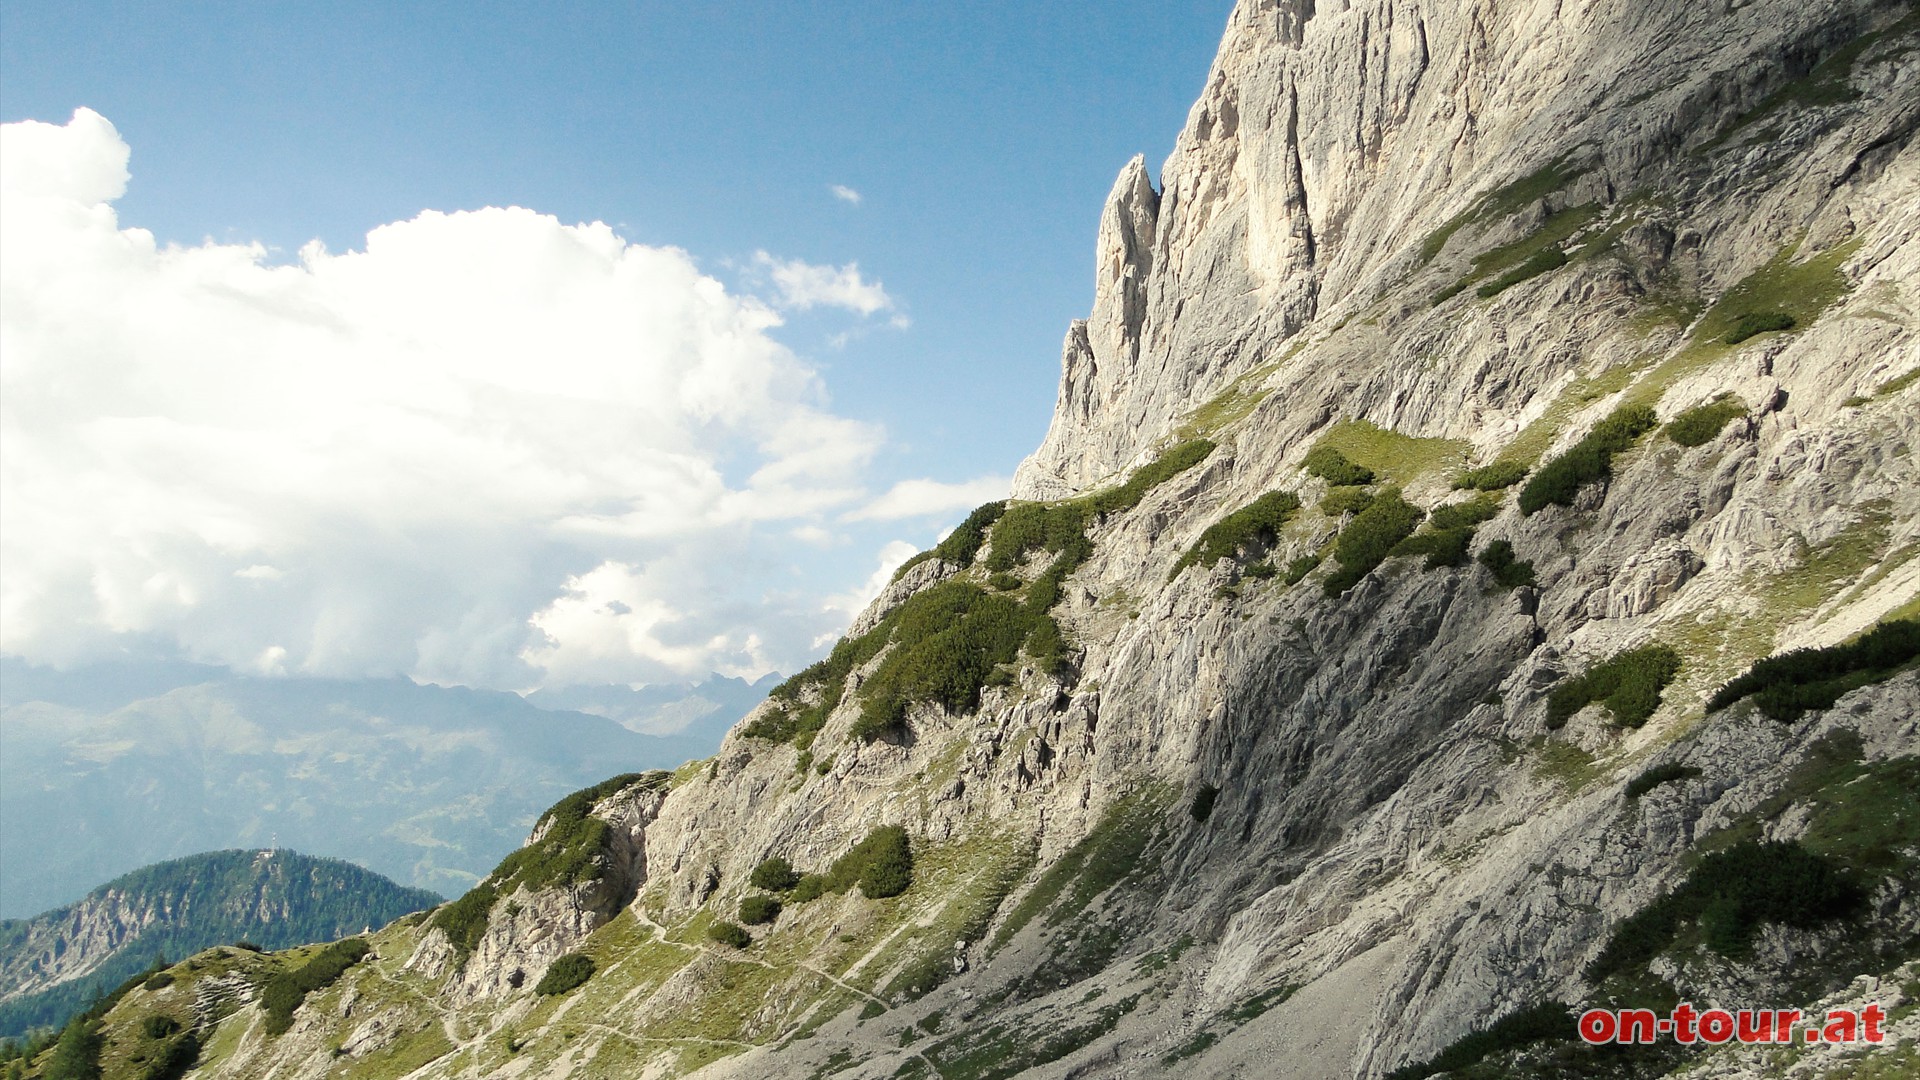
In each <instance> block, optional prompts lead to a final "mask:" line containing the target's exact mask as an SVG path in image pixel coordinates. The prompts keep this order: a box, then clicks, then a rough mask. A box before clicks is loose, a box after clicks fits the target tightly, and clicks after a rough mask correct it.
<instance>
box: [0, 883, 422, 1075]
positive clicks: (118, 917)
mask: <svg viewBox="0 0 1920 1080" xmlns="http://www.w3.org/2000/svg"><path fill="white" fill-rule="evenodd" d="M439 902H440V897H438V896H436V895H434V894H433V893H430V892H427V891H425V890H423V889H409V888H406V887H404V886H401V885H396V884H394V883H393V882H392V881H389V880H388V879H386V878H384V877H382V876H380V875H379V874H376V873H373V872H372V871H370V870H364V869H362V868H360V867H358V866H355V865H353V864H352V863H348V862H342V861H340V860H339V859H316V858H312V857H310V856H307V855H301V854H299V853H298V852H294V851H215V852H209V853H207V854H203V855H191V856H188V857H187V858H184V859H173V860H171V861H168V862H163V863H157V864H155V865H153V866H147V867H142V868H141V869H139V870H135V871H134V872H133V873H130V874H126V875H123V876H121V877H119V878H115V879H114V880H113V881H110V882H108V883H107V884H105V885H102V886H100V887H99V888H97V889H95V890H93V891H92V892H90V893H88V894H87V895H86V896H85V897H84V898H82V899H81V900H79V901H78V902H76V903H72V904H68V905H67V906H65V907H62V908H57V909H55V910H53V911H48V912H44V913H42V914H40V915H38V916H35V917H34V918H32V919H26V920H13V919H9V920H6V921H4V922H0V1037H3V1038H13V1037H17V1036H20V1035H22V1034H24V1033H25V1032H27V1031H29V1030H31V1029H33V1028H37V1027H48V1026H57V1025H59V1024H62V1023H65V1021H66V1019H67V1017H69V1016H71V1015H73V1014H74V1013H76V1012H78V1011H79V1010H80V1009H82V1008H84V1007H85V1006H86V1004H87V1001H88V1000H89V999H90V998H91V997H92V996H93V995H94V993H95V992H96V991H104V990H111V989H112V988H113V987H115V986H117V985H118V984H120V983H121V982H124V981H125V980H126V979H128V978H130V977H132V976H134V975H136V974H138V973H139V972H141V971H142V970H143V969H145V968H146V967H147V966H148V965H149V964H150V963H152V962H153V960H154V958H155V957H157V956H165V957H166V958H167V959H169V960H179V959H181V958H183V957H186V956H189V955H192V954H193V953H196V952H198V951H200V950H201V949H205V948H207V947H209V946H213V945H221V944H230V943H233V942H236V941H248V942H251V943H253V944H256V945H259V946H261V947H263V948H268V949H284V948H288V947H290V946H294V945H303V944H306V943H308V942H314V941H329V940H332V939H335V938H339V937H344V936H346V935H349V934H357V933H360V932H362V931H364V930H367V929H372V928H378V927H381V926H385V925H386V924H387V923H390V922H392V921H393V920H394V919H397V918H399V917H400V916H402V915H405V914H407V913H409V912H413V911H419V910H422V909H423V908H427V907H431V906H433V905H435V904H438V903H439Z"/></svg>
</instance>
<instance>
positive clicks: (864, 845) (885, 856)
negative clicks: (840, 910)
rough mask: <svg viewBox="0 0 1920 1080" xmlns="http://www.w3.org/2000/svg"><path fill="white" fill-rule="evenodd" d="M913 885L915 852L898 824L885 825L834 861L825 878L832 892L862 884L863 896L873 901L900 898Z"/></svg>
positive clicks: (904, 831) (842, 890)
mask: <svg viewBox="0 0 1920 1080" xmlns="http://www.w3.org/2000/svg"><path fill="white" fill-rule="evenodd" d="M912 884H913V851H912V849H911V847H910V846H909V845H908V843H907V831H906V830H905V829H903V828H901V827H900V826H898V825H882V826H880V827H879V828H877V829H874V830H873V831H872V832H870V833H868V834H867V835H866V837H865V838H864V839H862V840H861V841H860V842H859V843H858V844H855V845H854V846H853V849H852V850H851V851H848V852H847V853H846V854H845V855H842V856H840V857H839V858H838V859H835V860H834V863H833V865H832V866H831V867H829V868H828V870H827V875H826V886H827V888H829V889H831V890H832V891H834V892H846V891H847V890H848V889H850V888H852V887H853V886H854V885H859V886H860V891H861V893H863V894H864V895H866V896H867V897H868V898H869V899H874V900H884V899H886V898H887V897H890V896H899V895H900V894H901V893H903V892H906V891H907V889H908V887H909V886H911V885H912Z"/></svg>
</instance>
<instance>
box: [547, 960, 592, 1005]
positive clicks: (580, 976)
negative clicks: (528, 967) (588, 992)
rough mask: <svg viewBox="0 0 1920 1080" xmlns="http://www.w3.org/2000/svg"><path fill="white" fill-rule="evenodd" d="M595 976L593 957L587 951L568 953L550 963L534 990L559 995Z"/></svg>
mask: <svg viewBox="0 0 1920 1080" xmlns="http://www.w3.org/2000/svg"><path fill="white" fill-rule="evenodd" d="M591 978H593V957H591V956H588V955H587V954H585V953H567V954H566V955H565V956H562V957H560V958H559V959H558V960H555V961H554V962H553V963H552V964H550V965H548V967H547V973H546V974H545V975H542V976H540V982H539V983H538V984H536V985H535V986H534V988H533V992H534V993H536V994H540V995H543V996H546V997H557V996H559V995H561V994H564V993H566V992H567V991H569V990H574V989H577V988H579V987H581V986H584V985H586V982H587V980H588V979H591Z"/></svg>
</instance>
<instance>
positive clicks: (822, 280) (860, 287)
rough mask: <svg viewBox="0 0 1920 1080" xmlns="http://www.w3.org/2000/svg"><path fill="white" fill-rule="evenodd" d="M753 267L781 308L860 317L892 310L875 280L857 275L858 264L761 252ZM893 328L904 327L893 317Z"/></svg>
mask: <svg viewBox="0 0 1920 1080" xmlns="http://www.w3.org/2000/svg"><path fill="white" fill-rule="evenodd" d="M753 265H754V268H755V269H756V270H758V271H760V272H761V273H763V274H765V275H766V276H767V278H768V279H770V280H771V281H772V282H773V287H774V289H775V291H776V292H777V294H778V295H777V297H776V299H775V303H776V304H777V305H778V306H779V307H781V308H782V309H789V310H794V311H806V310H808V309H810V308H816V307H833V308H845V309H846V310H848V311H852V312H856V313H858V314H860V315H876V314H879V313H880V312H882V311H893V310H894V309H895V307H896V306H897V305H896V304H895V303H894V300H893V297H891V296H888V295H887V290H886V289H885V288H884V287H882V286H881V284H880V283H879V282H878V281H868V280H866V279H865V278H863V277H861V276H860V264H859V263H848V264H846V265H845V266H816V265H814V264H813V263H809V262H803V261H802V260H800V259H777V258H775V257H773V256H772V255H769V254H767V253H766V252H764V251H756V252H754V254H753ZM893 321H894V323H895V324H896V325H904V323H903V322H902V320H901V319H900V318H898V317H896V318H895V319H894V320H893Z"/></svg>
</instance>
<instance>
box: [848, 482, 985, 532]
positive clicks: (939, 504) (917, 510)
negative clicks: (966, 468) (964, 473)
mask: <svg viewBox="0 0 1920 1080" xmlns="http://www.w3.org/2000/svg"><path fill="white" fill-rule="evenodd" d="M1012 487H1013V478H1012V477H1008V476H982V477H980V478H979V479H976V480H967V481H963V482H961V483H958V484H946V483H941V482H940V481H938V480H902V481H900V482H899V483H897V484H895V485H893V487H892V488H890V489H888V491H887V493H886V494H884V495H882V496H880V497H879V498H877V499H875V500H873V501H872V502H870V503H868V504H866V505H865V506H862V507H860V508H859V509H857V510H854V511H851V512H850V513H848V514H847V515H846V520H848V521H898V520H901V519H903V518H916V517H931V516H934V515H936V514H939V515H952V514H956V513H959V512H961V511H965V510H971V509H973V508H974V507H976V506H979V505H980V504H981V503H987V502H992V501H993V500H995V499H1004V498H1006V497H1007V492H1008V491H1009V490H1010V489H1011V488H1012Z"/></svg>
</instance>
